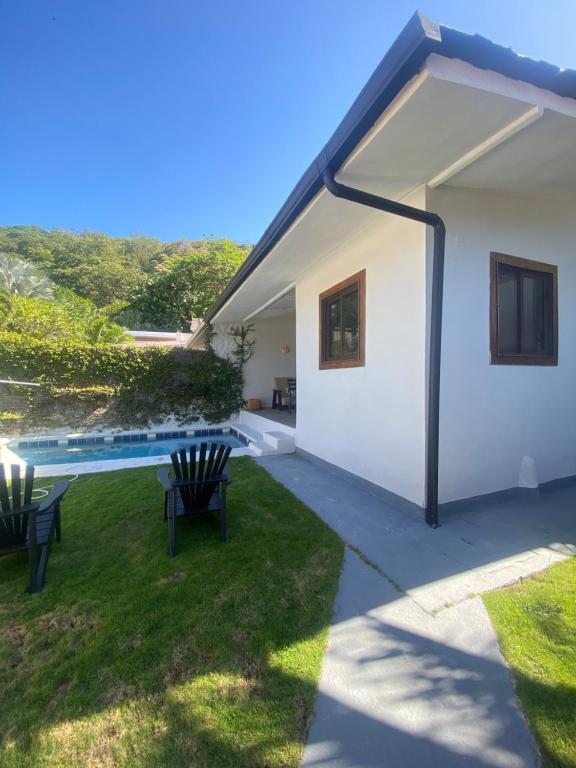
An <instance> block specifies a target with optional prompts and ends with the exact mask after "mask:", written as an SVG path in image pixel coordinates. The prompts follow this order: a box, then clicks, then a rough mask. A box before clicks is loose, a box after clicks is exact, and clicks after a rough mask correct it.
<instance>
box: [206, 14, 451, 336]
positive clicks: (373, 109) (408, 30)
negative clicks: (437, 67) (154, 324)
mask: <svg viewBox="0 0 576 768" xmlns="http://www.w3.org/2000/svg"><path fill="white" fill-rule="evenodd" d="M440 41H441V36H440V27H438V25H436V24H432V23H431V22H429V21H428V20H427V19H425V18H424V17H423V16H421V15H420V14H419V13H415V14H414V15H413V16H412V18H411V19H410V20H409V22H408V23H407V24H406V26H405V27H404V29H403V30H402V32H401V33H400V35H399V36H398V37H397V38H396V40H395V41H394V43H393V45H392V47H391V48H390V50H389V51H388V53H387V54H386V55H385V56H384V58H383V59H382V61H381V62H380V64H379V65H378V67H377V68H376V70H375V72H374V74H373V75H372V77H371V78H370V80H368V82H367V83H366V85H365V86H364V88H363V89H362V91H361V92H360V94H359V96H358V98H357V99H356V100H355V101H354V103H353V105H352V107H351V108H350V109H349V111H348V112H347V113H346V115H345V116H344V118H343V120H342V122H341V123H340V125H339V126H338V128H337V129H336V131H335V132H334V133H333V135H332V137H331V138H330V139H329V141H328V143H327V144H326V146H325V147H324V148H323V149H322V151H321V152H320V154H319V155H318V157H317V158H316V159H315V160H314V161H313V162H312V163H311V164H310V165H309V167H308V168H307V169H306V171H305V173H304V175H303V176H302V177H301V179H300V180H299V181H298V183H297V184H296V186H295V187H294V189H293V190H292V193H291V194H290V196H289V197H288V199H287V200H286V202H285V203H284V205H283V206H282V208H281V209H280V211H279V212H278V214H277V215H276V217H275V218H274V220H273V221H272V223H271V224H270V226H269V227H268V229H267V230H266V231H265V232H264V234H263V235H262V237H261V238H260V240H259V241H258V243H257V244H256V245H255V246H254V248H253V249H252V251H251V253H250V255H249V256H248V258H247V259H246V261H245V262H244V263H243V264H242V266H241V267H240V269H239V270H238V272H237V273H236V274H235V275H234V277H233V278H232V279H231V280H230V282H229V283H228V285H227V286H226V287H225V288H224V291H223V292H222V293H221V295H220V296H219V297H218V299H217V300H216V301H215V303H214V304H213V305H212V306H211V307H210V309H209V310H208V312H207V313H206V316H205V318H204V321H205V322H212V320H213V319H214V317H215V316H216V315H217V314H218V312H219V311H220V310H221V309H222V308H223V307H224V305H225V304H227V303H228V301H229V300H230V299H231V298H232V296H233V295H234V294H235V293H236V291H237V290H238V288H240V286H241V285H242V284H243V283H244V282H245V281H246V279H247V278H248V277H249V276H250V275H251V274H252V272H254V270H255V269H256V268H257V267H258V266H259V265H260V264H261V263H262V261H264V259H265V258H266V256H268V254H269V253H270V251H271V250H272V249H273V248H274V247H275V246H276V245H277V244H278V243H279V242H280V240H281V239H282V237H283V236H284V235H285V234H286V232H287V231H288V229H289V228H290V227H291V226H292V224H293V223H294V222H295V221H296V219H297V218H298V217H299V216H300V215H301V214H302V213H303V212H304V211H305V210H306V208H307V207H308V206H309V205H310V203H311V202H312V200H314V198H315V197H316V195H317V194H318V193H319V192H321V191H322V189H323V187H324V182H323V180H322V174H321V173H319V172H318V163H319V162H325V161H324V158H325V157H327V158H328V160H329V163H330V166H331V167H334V168H340V167H341V166H342V164H343V163H344V161H345V160H346V158H347V157H348V156H349V155H350V153H351V152H352V151H353V150H354V148H355V147H356V146H357V144H358V143H359V141H360V140H361V139H362V138H363V137H364V136H365V135H366V133H367V132H368V131H369V130H370V129H371V128H372V126H373V125H374V123H375V122H376V121H377V120H378V118H379V117H380V115H381V114H382V112H383V111H384V110H385V109H386V107H387V106H388V105H389V104H390V102H391V101H392V100H393V99H394V98H395V97H396V96H397V94H398V93H399V92H400V91H401V90H402V88H403V87H404V85H405V84H406V83H407V82H408V80H410V79H411V78H412V77H414V76H415V75H417V74H418V72H419V71H420V69H421V67H422V65H423V64H424V62H425V61H426V58H427V57H428V55H429V54H430V53H432V52H433V51H438V49H439V47H440Z"/></svg>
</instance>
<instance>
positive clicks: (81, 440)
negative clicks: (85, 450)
mask: <svg viewBox="0 0 576 768" xmlns="http://www.w3.org/2000/svg"><path fill="white" fill-rule="evenodd" d="M78 445H86V438H85V437H79V438H78Z"/></svg>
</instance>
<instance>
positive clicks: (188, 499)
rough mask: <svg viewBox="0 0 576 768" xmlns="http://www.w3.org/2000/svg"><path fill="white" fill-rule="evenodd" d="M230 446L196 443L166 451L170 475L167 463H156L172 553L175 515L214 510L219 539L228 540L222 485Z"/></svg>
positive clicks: (225, 482)
mask: <svg viewBox="0 0 576 768" xmlns="http://www.w3.org/2000/svg"><path fill="white" fill-rule="evenodd" d="M231 450H232V449H231V447H230V446H229V445H226V444H225V443H218V442H212V443H200V446H199V450H198V452H197V450H196V446H195V445H191V446H190V448H189V452H188V453H189V458H188V457H187V455H186V449H185V448H182V449H181V450H180V451H174V452H173V453H171V454H170V458H171V460H172V467H173V469H174V477H173V478H171V477H170V470H169V467H168V466H164V467H160V469H159V470H158V480H159V481H160V482H161V483H162V486H163V488H164V520H168V552H169V554H170V557H173V556H174V555H175V554H176V518H178V517H186V516H189V515H199V514H205V513H207V512H217V513H219V517H220V532H221V534H222V540H223V541H228V523H227V519H226V486H227V485H229V483H230V473H229V469H228V467H227V466H226V463H227V461H228V457H229V456H230V451H231Z"/></svg>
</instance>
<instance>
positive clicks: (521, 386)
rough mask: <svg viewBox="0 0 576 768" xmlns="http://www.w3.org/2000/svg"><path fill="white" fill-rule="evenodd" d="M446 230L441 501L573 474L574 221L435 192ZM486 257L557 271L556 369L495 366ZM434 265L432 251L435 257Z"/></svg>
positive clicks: (498, 199) (546, 209)
mask: <svg viewBox="0 0 576 768" xmlns="http://www.w3.org/2000/svg"><path fill="white" fill-rule="evenodd" d="M427 207H428V209H429V210H432V211H436V212H437V213H439V214H440V215H441V216H442V217H443V218H444V220H445V222H446V226H447V240H446V273H445V287H444V328H443V338H442V379H441V415H440V419H441V423H440V489H439V490H440V501H441V502H447V501H452V500H455V499H461V498H467V497H470V496H475V495H479V494H484V493H490V492H493V491H499V490H503V489H507V488H513V487H516V486H517V485H518V475H519V469H520V463H521V461H522V457H523V456H531V457H533V458H534V459H535V461H536V468H537V473H538V479H539V481H540V482H545V481H548V480H552V479H556V478H560V477H565V476H569V475H574V474H576V408H575V406H574V399H575V393H576V332H575V329H576V300H575V297H576V217H575V216H574V206H573V204H572V203H569V202H562V201H553V200H545V199H528V198H520V197H516V196H512V195H509V194H499V193H494V192H487V191H485V190H483V191H475V190H466V189H456V188H443V189H437V190H430V191H429V192H428V194H427ZM490 251H498V252H501V253H507V254H511V255H513V256H519V257H522V258H526V259H533V260H537V261H544V262H547V263H551V264H556V265H557V266H558V313H559V314H558V318H559V363H558V366H557V367H552V366H508V365H491V364H490V335H489V306H490V291H489V286H490ZM428 255H429V258H430V250H429V253H428Z"/></svg>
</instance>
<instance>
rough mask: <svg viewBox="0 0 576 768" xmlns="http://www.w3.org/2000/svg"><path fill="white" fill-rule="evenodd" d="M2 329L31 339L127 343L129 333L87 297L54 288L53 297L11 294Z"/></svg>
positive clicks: (0, 323) (1, 322) (129, 339)
mask: <svg viewBox="0 0 576 768" xmlns="http://www.w3.org/2000/svg"><path fill="white" fill-rule="evenodd" d="M0 326H1V327H2V329H3V330H6V331H12V332H14V333H21V334H23V335H24V336H30V337H31V338H34V339H70V340H76V341H87V342H88V343H90V344H121V343H131V342H132V337H131V336H128V335H127V334H126V331H125V329H124V328H122V327H121V326H120V325H117V324H116V323H114V322H113V321H112V320H111V319H110V318H109V317H108V316H107V315H106V314H105V313H103V312H102V311H101V310H99V309H98V308H97V307H96V306H95V304H94V303H93V302H92V301H90V299H83V298H82V297H81V296H76V295H75V294H74V293H73V292H72V291H69V290H68V289H66V288H57V289H55V291H54V299H53V300H52V301H49V300H47V299H34V298H30V297H27V296H14V297H13V298H12V301H11V311H10V313H9V314H7V315H6V316H5V317H4V319H3V320H0Z"/></svg>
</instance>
